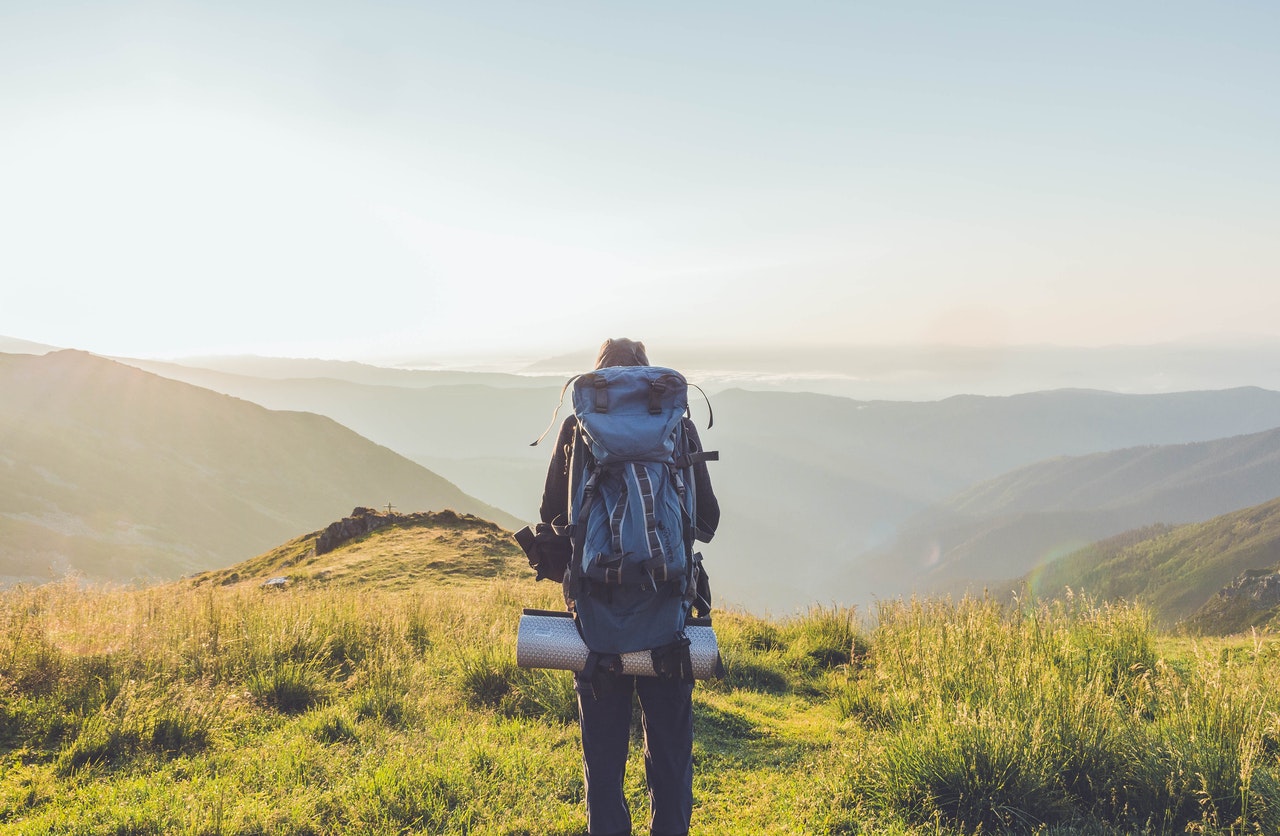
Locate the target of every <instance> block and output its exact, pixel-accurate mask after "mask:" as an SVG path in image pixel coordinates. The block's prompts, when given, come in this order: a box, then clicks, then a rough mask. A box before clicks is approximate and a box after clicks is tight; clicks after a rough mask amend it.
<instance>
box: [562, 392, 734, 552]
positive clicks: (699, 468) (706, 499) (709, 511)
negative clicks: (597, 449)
mask: <svg viewBox="0 0 1280 836" xmlns="http://www.w3.org/2000/svg"><path fill="white" fill-rule="evenodd" d="M681 421H682V422H683V423H684V431H685V435H686V436H687V437H688V439H689V447H690V452H694V453H698V452H701V451H702V442H701V441H700V440H699V438H698V428H697V427H695V426H694V424H693V422H692V421H690V420H689V419H688V418H682V419H681ZM577 429H578V419H577V418H575V417H573V416H572V415H570V416H569V417H568V418H566V419H565V420H564V423H563V424H561V425H560V436H559V437H558V438H557V439H556V447H555V452H553V453H552V454H551V465H550V467H548V468H547V484H546V487H545V488H543V491H542V508H541V509H540V515H541V517H542V521H543V522H544V523H553V524H555V525H567V524H568V522H569V472H570V467H571V465H572V462H571V461H570V457H571V456H572V453H573V435H574V433H575V432H576V431H577ZM693 480H694V484H695V486H696V488H697V496H696V497H695V499H696V502H697V519H695V520H694V538H695V539H697V540H701V541H702V542H704V543H709V542H711V538H712V537H714V536H715V533H716V527H717V526H719V525H720V503H719V501H718V500H717V499H716V494H715V491H713V490H712V489H711V475H710V474H709V473H708V472H707V463H706V462H698V463H697V464H695V465H694V466H693Z"/></svg>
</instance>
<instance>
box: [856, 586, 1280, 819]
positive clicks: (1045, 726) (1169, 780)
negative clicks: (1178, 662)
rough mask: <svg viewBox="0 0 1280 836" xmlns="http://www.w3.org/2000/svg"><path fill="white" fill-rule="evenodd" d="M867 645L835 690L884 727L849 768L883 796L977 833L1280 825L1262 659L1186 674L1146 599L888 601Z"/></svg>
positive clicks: (872, 796)
mask: <svg viewBox="0 0 1280 836" xmlns="http://www.w3.org/2000/svg"><path fill="white" fill-rule="evenodd" d="M870 646H871V652H870V659H869V662H868V664H867V666H866V667H865V668H863V669H862V671H861V672H860V673H858V674H857V675H855V676H851V678H850V680H849V682H848V683H847V685H846V687H845V689H844V690H843V692H842V693H839V694H837V696H836V700H835V701H836V705H837V707H838V708H839V710H840V711H841V712H842V714H843V715H844V716H846V717H851V718H855V719H858V720H859V721H861V722H862V723H864V724H865V725H866V726H867V727H869V728H872V729H876V730H878V731H879V732H880V734H879V735H878V736H877V738H876V743H875V745H874V746H872V747H870V748H869V749H868V750H867V752H866V754H865V757H864V758H863V759H862V761H861V763H860V765H859V768H858V769H857V770H856V771H855V773H854V774H853V775H852V780H853V782H854V784H855V785H856V787H857V789H858V791H859V793H860V794H861V795H862V796H863V797H864V798H866V799H868V801H869V803H870V804H871V806H873V807H876V808H878V809H880V810H883V811H888V812H892V813H894V814H895V815H900V816H902V817H904V818H906V819H907V820H909V821H913V822H916V823H921V824H923V823H927V822H943V823H946V824H948V825H949V826H952V827H954V828H956V829H958V830H960V831H962V832H976V831H978V830H986V831H990V830H993V829H994V830H997V831H1001V832H1006V831H1014V832H1016V831H1027V832H1031V831H1034V830H1035V829H1036V828H1039V827H1041V826H1044V825H1055V824H1056V825H1062V824H1067V823H1071V822H1079V821H1084V820H1089V821H1093V822H1098V823H1102V824H1105V825H1109V826H1114V827H1116V828H1119V829H1121V830H1143V831H1150V832H1157V833H1176V832H1184V831H1185V830H1186V829H1187V828H1188V827H1213V828H1220V829H1226V830H1228V831H1232V832H1234V831H1237V830H1238V831H1239V832H1276V829H1277V827H1278V826H1280V818H1277V812H1280V811H1277V810H1276V809H1275V802H1276V792H1275V791H1276V785H1275V782H1276V778H1277V776H1280V763H1278V762H1277V760H1276V758H1275V747H1274V740H1270V739H1269V737H1268V734H1269V732H1268V731H1267V727H1266V724H1265V721H1266V720H1267V718H1269V717H1274V716H1275V712H1276V711H1277V710H1278V709H1280V700H1278V699H1277V695H1276V694H1275V693H1273V692H1272V691H1271V690H1269V689H1267V688H1266V687H1265V686H1264V685H1263V683H1265V682H1267V681H1273V680H1274V676H1275V674H1276V673H1277V672H1280V671H1278V670H1277V667H1276V666H1275V665H1274V664H1273V662H1274V660H1273V659H1272V658H1268V657H1267V656H1266V655H1264V654H1260V653H1255V654H1252V655H1250V656H1248V657H1246V658H1244V659H1242V660H1241V661H1240V662H1238V663H1237V662H1230V663H1227V664H1225V665H1224V664H1223V663H1221V662H1219V661H1218V660H1216V659H1207V658H1197V660H1196V664H1195V665H1194V666H1192V667H1191V669H1190V670H1188V671H1187V673H1185V674H1179V673H1177V672H1175V669H1174V668H1173V667H1171V666H1170V665H1168V664H1165V663H1164V662H1163V661H1161V660H1160V659H1159V658H1158V657H1157V655H1156V652H1155V649H1154V634H1153V631H1152V628H1151V623H1150V617H1149V615H1148V613H1147V612H1146V611H1145V610H1143V609H1141V608H1139V607H1133V606H1094V605H1092V604H1091V603H1089V602H1088V601H1084V600H1081V599H1078V598H1076V599H1071V600H1068V601H1066V602H1060V603H1055V604H1053V605H1049V606H1035V607H1024V608H1007V607H1002V606H1000V605H998V604H996V603H995V602H993V601H990V600H974V599H969V600H965V601H962V602H960V603H950V602H940V601H911V602H905V603H904V602H896V603H892V604H887V605H885V606H883V607H882V608H881V610H880V612H879V618H878V626H877V627H876V629H875V631H874V633H873V634H872V636H871V641H870ZM1268 748H1270V750H1271V754H1270V755H1266V754H1265V752H1266V751H1267V750H1268Z"/></svg>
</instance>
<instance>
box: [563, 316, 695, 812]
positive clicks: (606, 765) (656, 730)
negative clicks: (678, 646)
mask: <svg viewBox="0 0 1280 836" xmlns="http://www.w3.org/2000/svg"><path fill="white" fill-rule="evenodd" d="M617 366H649V358H648V356H647V355H646V353H645V348H644V344H643V343H640V342H635V341H632V340H629V339H613V340H606V341H605V343H604V344H603V345H602V346H601V347H600V353H599V356H598V357H597V359H596V366H595V367H596V369H597V370H600V369H608V368H611V367H617ZM683 384H684V382H683V379H681V380H680V385H681V387H683ZM650 411H651V412H654V411H656V407H655V406H653V405H652V404H651V409H650ZM673 420H674V419H673ZM679 424H680V426H681V427H682V428H683V432H684V437H685V438H687V439H688V443H689V449H690V452H691V453H693V454H694V456H693V457H692V458H691V460H692V461H694V462H695V463H694V464H692V468H693V469H692V477H693V483H694V487H695V490H694V491H693V494H694V495H695V498H696V499H695V504H694V508H695V509H696V512H695V514H694V519H693V521H692V523H693V524H692V526H686V530H690V529H691V530H692V532H691V533H692V534H693V536H694V538H695V539H697V540H701V541H703V542H707V541H709V540H710V539H711V537H712V536H713V535H714V534H715V531H716V526H717V525H718V524H719V521H720V505H719V503H718V502H717V501H716V497H715V494H714V493H713V491H712V489H711V480H710V477H709V475H708V473H707V465H706V462H705V460H703V459H701V458H700V457H699V456H698V454H700V453H702V445H701V443H700V441H699V439H698V432H697V429H696V428H695V427H694V425H693V422H692V421H691V420H689V418H688V417H687V416H686V417H681V418H680V419H679ZM579 436H580V432H579V422H578V419H577V418H576V417H575V416H570V417H569V418H567V419H566V420H565V421H564V423H563V425H562V426H561V428H560V435H559V437H558V439H557V440H556V446H555V449H554V452H553V453H552V457H551V465H550V467H549V468H548V470H547V480H546V488H545V490H544V491H543V494H542V507H541V514H540V515H541V518H542V521H543V522H544V523H550V524H554V525H556V526H565V525H567V524H568V522H569V519H570V513H569V508H570V491H571V489H572V481H573V474H574V473H575V465H577V466H579V467H580V466H581V464H582V463H580V462H577V461H575V450H576V451H578V455H583V456H587V455H590V454H589V453H587V451H586V449H585V448H584V447H583V444H582V441H581V440H580V438H579ZM576 472H581V471H580V470H578V471H576ZM681 545H682V546H683V547H684V548H685V549H686V551H687V554H688V555H690V557H691V558H692V545H693V544H692V543H683V544H681ZM578 549H579V552H580V550H581V546H580V545H579V546H578ZM619 571H621V570H619ZM571 574H572V573H570V572H566V573H565V574H564V578H565V581H564V583H565V600H566V603H568V604H569V608H570V609H571V610H572V609H574V608H575V603H574V599H575V595H577V594H581V593H579V592H578V591H577V590H573V589H570V575H571ZM577 581H578V582H580V583H581V582H588V581H587V580H586V579H585V578H581V577H579V578H577ZM655 587H656V584H655ZM613 594H614V593H613V590H612V589H608V590H606V591H605V592H604V593H602V595H608V596H609V600H612V596H613ZM690 595H692V592H690ZM705 596H706V598H709V592H706V593H705ZM709 605H710V601H709V600H703V601H700V602H699V604H698V606H699V608H700V609H702V608H704V607H709ZM687 611H688V607H687V606H686V608H685V612H686V613H687ZM584 615H586V613H584V612H582V608H579V612H578V616H579V621H580V626H581V623H582V618H583V616H584ZM681 618H683V615H681ZM588 644H590V641H588ZM686 645H687V643H686ZM683 650H684V660H685V666H686V670H687V664H688V649H687V646H686V647H685V648H683ZM593 655H594V654H593ZM657 658H658V656H657V654H655V668H657ZM674 667H675V668H676V673H675V674H672V673H671V672H667V674H666V675H660V676H627V675H623V674H622V673H620V672H616V671H611V670H608V669H605V668H604V666H602V665H600V666H598V665H596V664H595V663H594V660H593V661H592V662H590V663H589V664H588V669H586V670H584V671H582V672H580V673H577V674H575V677H574V690H575V691H576V692H577V695H578V715H579V721H580V725H581V730H582V765H583V776H584V781H585V783H586V797H587V833H588V834H589V836H626V834H630V833H631V813H630V811H629V810H628V808H627V801H626V796H625V793H624V791H623V774H624V770H625V769H626V763H627V751H628V747H629V743H630V736H631V715H632V694H633V693H635V694H636V695H638V697H639V700H640V712H641V718H642V721H643V729H644V765H645V780H646V783H647V785H648V788H649V808H650V817H649V826H650V833H651V834H652V836H682V834H687V833H688V832H689V820H690V817H691V816H692V812H693V677H692V674H691V673H688V675H684V674H683V673H680V672H679V671H680V667H679V665H676V666H674Z"/></svg>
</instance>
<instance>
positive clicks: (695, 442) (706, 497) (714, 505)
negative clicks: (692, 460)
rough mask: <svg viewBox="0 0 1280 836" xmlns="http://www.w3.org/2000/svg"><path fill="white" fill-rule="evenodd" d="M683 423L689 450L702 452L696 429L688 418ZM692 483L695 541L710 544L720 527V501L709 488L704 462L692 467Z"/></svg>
mask: <svg viewBox="0 0 1280 836" xmlns="http://www.w3.org/2000/svg"><path fill="white" fill-rule="evenodd" d="M682 420H683V421H684V430H685V435H687V436H688V438H689V449H690V450H691V451H692V452H694V453H700V452H702V440H701V439H700V438H698V428H697V427H696V426H695V425H694V423H693V422H692V421H690V420H689V419H688V418H685V419H682ZM693 482H694V486H695V490H696V494H695V499H696V503H697V519H695V520H694V521H693V536H694V539H695V540H701V541H702V542H704V543H710V542H711V538H712V537H714V536H715V534H716V528H718V527H719V525H720V501H719V500H718V499H716V493H715V491H714V490H713V489H712V488H711V473H710V471H709V470H708V469H707V463H706V462H698V463H697V464H695V465H694V466H693Z"/></svg>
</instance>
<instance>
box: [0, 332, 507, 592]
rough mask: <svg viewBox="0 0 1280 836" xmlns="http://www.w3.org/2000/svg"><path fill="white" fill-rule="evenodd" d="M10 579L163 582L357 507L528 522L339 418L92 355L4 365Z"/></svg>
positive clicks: (3, 491)
mask: <svg viewBox="0 0 1280 836" xmlns="http://www.w3.org/2000/svg"><path fill="white" fill-rule="evenodd" d="M0 391H3V392H4V397H3V398H0V580H8V581H14V580H47V579H49V577H50V575H51V574H54V575H58V574H61V573H64V572H67V571H74V572H79V573H82V574H84V575H85V576H86V577H87V578H90V579H99V580H115V581H129V580H133V579H135V578H148V579H162V578H172V577H177V576H178V575H181V574H186V573H189V572H192V571H199V570H204V569H210V568H214V567H217V566H222V565H226V564H227V563H230V562H233V561H236V560H243V559H244V558H245V557H246V556H247V555H253V554H257V553H259V552H261V551H262V550H263V549H264V548H268V547H269V546H271V545H272V544H275V543H279V542H281V541H283V540H285V539H288V538H289V537H292V536H294V535H295V534H296V533H297V532H299V531H307V530H311V529H314V528H316V527H317V526H318V525H320V524H322V523H324V522H327V521H330V520H333V519H335V518H337V517H338V516H340V515H341V514H342V513H344V512H345V511H348V510H350V509H351V508H352V507H353V506H355V505H360V504H365V503H368V504H375V503H379V502H388V501H389V502H393V503H395V505H396V506H398V507H400V508H402V509H405V510H417V509H424V510H425V509H443V508H454V509H456V510H458V511H460V512H467V513H473V514H476V515H478V516H482V517H485V518H487V519H491V520H494V521H496V522H498V523H499V524H502V525H506V526H514V525H515V524H516V523H517V522H518V521H517V520H516V519H515V518H513V517H510V516H509V515H507V514H504V513H503V512H501V511H498V510H497V509H496V508H493V507H492V506H490V505H488V504H486V503H483V502H481V501H479V500H476V499H474V498H473V497H470V496H468V495H466V494H464V493H463V492H462V491H460V490H459V489H458V488H457V487H456V486H454V485H452V484H450V483H449V482H447V481H445V480H444V479H442V478H441V477H439V476H437V475H436V474H434V473H431V472H430V471H428V470H426V469H425V468H423V467H421V466H420V465H417V464H414V463H413V462H411V461H409V460H408V459H406V458H404V457H403V456H401V455H399V454H397V453H394V452H392V451H391V450H389V449H387V448H385V447H380V446H378V445H376V444H374V443H373V442H371V441H369V440H368V439H365V438H362V437H360V436H359V435H357V434H356V433H354V432H352V431H351V430H349V429H347V428H346V427H343V426H341V425H339V424H338V423H336V422H334V421H333V420H332V419H330V418H326V417H322V416H319V415H313V414H308V413H299V412H273V411H270V410H267V409H264V408H263V407H261V406H258V405H256V404H252V403H249V402H247V401H243V400H239V399H236V398H232V397H228V396H226V395H220V394H216V393H214V392H211V391H209V390H207V389H202V388H199V387H194V386H189V385H187V384H183V383H179V382H175V381H173V380H169V379H166V378H163V377H159V376H156V375H153V374H149V373H146V372H143V371H140V370H138V369H135V368H132V367H129V366H125V365H122V364H120V363H116V362H114V361H111V360H107V359H104V358H100V357H96V356H94V355H91V354H87V353H84V352H78V351H58V352H53V353H50V354H46V355H42V356H40V355H18V354H9V355H0Z"/></svg>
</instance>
